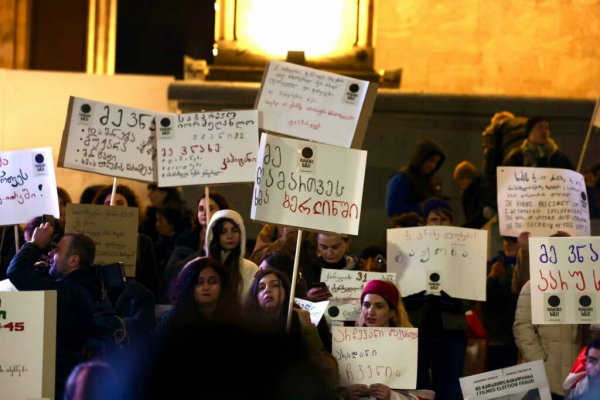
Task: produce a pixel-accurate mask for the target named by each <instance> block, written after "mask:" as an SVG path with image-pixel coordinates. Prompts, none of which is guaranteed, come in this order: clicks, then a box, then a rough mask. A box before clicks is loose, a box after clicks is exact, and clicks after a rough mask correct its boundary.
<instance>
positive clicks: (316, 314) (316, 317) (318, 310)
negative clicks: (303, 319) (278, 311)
mask: <svg viewBox="0 0 600 400" xmlns="http://www.w3.org/2000/svg"><path fill="white" fill-rule="evenodd" d="M294 301H295V302H296V304H298V305H299V306H300V308H302V309H303V310H306V311H308V312H310V321H311V322H312V323H313V324H315V325H318V324H319V321H321V318H323V314H325V310H326V309H327V306H328V305H329V301H319V302H318V303H313V302H312V301H308V300H304V299H299V298H297V297H294Z"/></svg>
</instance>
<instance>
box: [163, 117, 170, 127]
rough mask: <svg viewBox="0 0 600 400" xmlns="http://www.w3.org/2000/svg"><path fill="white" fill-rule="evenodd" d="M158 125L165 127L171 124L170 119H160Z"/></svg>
mask: <svg viewBox="0 0 600 400" xmlns="http://www.w3.org/2000/svg"><path fill="white" fill-rule="evenodd" d="M160 126H162V127H163V128H167V127H169V126H171V120H170V119H169V118H163V119H161V120H160Z"/></svg>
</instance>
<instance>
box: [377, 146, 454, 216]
mask: <svg viewBox="0 0 600 400" xmlns="http://www.w3.org/2000/svg"><path fill="white" fill-rule="evenodd" d="M445 159H446V156H445V155H444V152H443V151H442V148H441V147H440V145H439V144H437V143H436V142H434V141H433V140H422V141H420V142H419V143H417V147H416V149H415V153H414V155H413V158H412V160H411V161H410V163H409V164H408V165H405V166H404V167H402V168H401V169H400V172H397V173H395V174H394V175H393V176H392V177H391V178H390V180H389V181H388V184H387V191H386V200H385V209H386V211H387V214H388V217H390V218H393V217H394V216H396V215H400V214H404V213H409V212H416V213H418V214H421V212H422V210H421V208H422V204H423V203H424V202H425V201H426V200H427V199H430V198H432V197H442V183H441V180H440V179H439V178H438V177H437V176H436V175H435V172H436V171H437V170H438V169H440V167H441V166H442V164H444V160H445Z"/></svg>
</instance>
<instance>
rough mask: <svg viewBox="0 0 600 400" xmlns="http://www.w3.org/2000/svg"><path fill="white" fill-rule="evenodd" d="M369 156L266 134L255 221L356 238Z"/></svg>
mask: <svg viewBox="0 0 600 400" xmlns="http://www.w3.org/2000/svg"><path fill="white" fill-rule="evenodd" d="M366 163H367V152H366V151H362V150H352V149H344V148H341V147H336V146H329V145H325V144H318V143H310V142H306V141H303V140H296V139H288V138H282V137H278V136H274V135H268V134H263V135H262V138H261V141H260V150H259V153H258V168H257V171H256V179H255V183H254V196H253V201H252V211H251V218H252V219H254V220H257V221H261V222H266V223H272V224H278V225H285V226H294V227H298V228H302V229H312V230H316V231H326V232H334V233H341V234H350V235H357V234H358V226H359V223H360V212H361V206H362V192H363V184H364V179H365V168H366Z"/></svg>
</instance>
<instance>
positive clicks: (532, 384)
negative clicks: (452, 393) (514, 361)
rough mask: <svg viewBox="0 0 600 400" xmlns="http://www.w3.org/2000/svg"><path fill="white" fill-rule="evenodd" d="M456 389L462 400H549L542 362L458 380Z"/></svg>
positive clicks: (538, 361) (550, 396) (549, 395)
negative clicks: (459, 391) (459, 392)
mask: <svg viewBox="0 0 600 400" xmlns="http://www.w3.org/2000/svg"><path fill="white" fill-rule="evenodd" d="M460 387H461V388H462V393H463V398H464V399H465V400H475V399H477V400H484V399H504V400H522V399H527V400H551V399H552V395H551V394H550V386H549V385H548V378H547V377H546V371H545V370H544V361H542V360H537V361H533V362H530V363H526V364H520V365H515V366H514V367H509V368H504V369H498V370H495V371H489V372H485V373H483V374H478V375H473V376H467V377H464V378H460Z"/></svg>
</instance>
